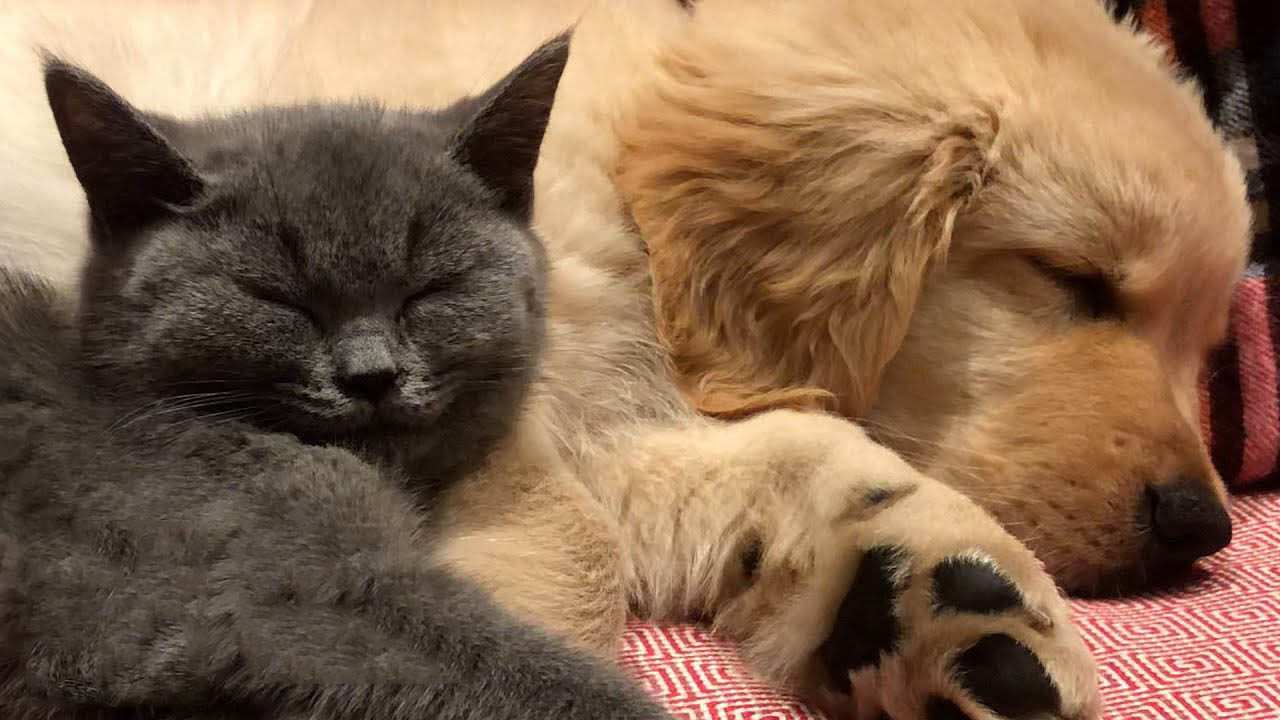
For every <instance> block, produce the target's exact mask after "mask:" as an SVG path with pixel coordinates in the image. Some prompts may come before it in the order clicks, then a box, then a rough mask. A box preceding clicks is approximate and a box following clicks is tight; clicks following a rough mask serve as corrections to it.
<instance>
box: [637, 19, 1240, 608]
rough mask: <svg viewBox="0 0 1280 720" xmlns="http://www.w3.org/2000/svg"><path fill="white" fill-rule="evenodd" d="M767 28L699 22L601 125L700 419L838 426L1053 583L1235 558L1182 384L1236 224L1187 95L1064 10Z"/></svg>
mask: <svg viewBox="0 0 1280 720" xmlns="http://www.w3.org/2000/svg"><path fill="white" fill-rule="evenodd" d="M773 10H774V8H772V7H771V4H770V3H767V2H764V3H746V4H743V3H732V2H727V0H725V1H723V2H718V1H717V0H704V2H703V3H701V4H700V5H698V6H697V10H696V12H695V14H694V18H693V20H691V23H690V26H689V29H688V32H687V33H686V34H685V35H684V36H682V37H681V39H680V41H679V42H678V43H676V44H675V45H674V46H673V47H672V48H671V50H670V51H669V52H668V53H667V54H666V55H665V56H664V59H663V61H662V63H661V66H660V67H659V68H658V70H657V72H656V80H655V82H654V85H653V88H652V95H651V96H650V97H648V98H646V102H641V103H638V104H637V107H638V108H640V110H639V112H638V113H636V114H635V115H634V116H632V117H630V118H629V119H628V121H627V122H626V123H625V124H624V125H623V126H622V127H621V128H620V129H619V131H620V137H621V139H622V142H623V146H624V152H623V154H622V156H621V159H620V163H619V171H618V174H617V181H618V185H619V188H620V191H621V192H622V194H623V197H624V199H625V200H626V201H627V203H628V206H629V208H630V210H631V212H632V215H633V217H634V219H635V221H636V223H637V225H638V227H639V229H640V231H641V233H642V234H643V236H644V238H645V240H646V243H647V245H648V247H649V251H650V257H651V261H652V267H653V272H654V281H655V292H656V297H657V304H658V315H659V328H660V332H661V333H662V335H663V338H664V340H665V341H666V342H667V343H668V345H669V347H670V351H671V357H672V366H673V372H674V374H675V376H676V378H677V381H678V382H679V383H680V385H681V388H682V390H683V391H684V392H685V393H686V395H687V396H688V397H689V398H690V399H691V401H692V402H693V403H694V404H695V405H696V406H697V407H698V408H699V409H701V410H703V411H704V412H708V413H711V414H716V415H721V416H729V417H733V416H741V415H747V414H751V413H754V412H758V411H761V410H765V409H769V408H774V407H781V406H786V407H819V408H825V409H833V410H836V411H839V412H842V413H844V414H847V415H849V416H852V417H856V418H859V419H861V420H863V421H865V423H866V424H867V426H868V429H869V430H870V431H871V432H872V433H873V434H874V435H875V436H876V437H877V438H879V439H880V440H881V441H883V442H884V443H886V444H888V445H889V446H891V447H893V448H895V449H897V450H899V451H900V452H902V453H903V454H904V455H905V456H906V457H907V458H908V459H909V460H911V461H912V462H913V463H915V464H916V465H917V466H918V467H920V468H922V469H924V470H925V471H926V472H928V473H931V474H933V475H935V476H937V477H939V478H941V479H944V480H946V481H948V482H950V483H952V484H953V485H955V486H956V487H959V488H961V489H963V490H965V491H966V492H968V493H970V494H971V495H972V496H973V497H974V498H975V499H977V500H979V501H980V502H981V503H983V504H984V505H985V506H986V507H987V508H988V510H990V511H991V512H992V513H993V514H994V515H995V516H996V517H997V518H998V519H1000V520H1001V521H1002V522H1004V523H1005V525H1006V526H1007V527H1008V528H1009V529H1010V530H1011V531H1012V532H1014V533H1015V534H1016V535H1017V536H1019V537H1020V538H1021V539H1023V540H1024V541H1025V542H1026V543H1027V544H1028V545H1029V546H1030V547H1031V548H1032V549H1033V550H1035V551H1036V552H1037V553H1038V554H1039V555H1040V557H1041V558H1042V559H1043V560H1044V562H1045V563H1046V564H1047V566H1048V567H1049V569H1050V570H1051V571H1052V572H1053V573H1054V574H1055V575H1056V577H1057V578H1058V579H1059V580H1060V581H1061V582H1062V583H1063V584H1064V585H1066V586H1067V587H1069V588H1071V589H1076V590H1085V591H1088V590H1109V589H1112V588H1114V587H1116V586H1117V585H1118V584H1121V583H1122V582H1123V583H1138V584H1141V583H1143V582H1144V581H1145V580H1147V579H1152V578H1155V577H1157V576H1164V575H1165V574H1167V573H1168V572H1169V571H1173V570H1178V569H1182V568H1185V567H1187V566H1189V565H1190V563H1191V561H1193V560H1194V559H1195V558H1197V557H1200V556H1203V555H1206V554H1210V553H1212V552H1215V551H1216V550H1218V549H1219V548H1221V547H1222V546H1223V545H1225V544H1226V542H1227V541H1228V539H1229V537H1230V522H1229V520H1228V518H1227V515H1226V511H1225V505H1226V502H1227V500H1226V493H1225V490H1224V488H1223V485H1222V481H1221V479H1220V478H1219V477H1218V476H1217V475H1216V474H1215V472H1214V470H1213V468H1212V467H1211V465H1210V462H1209V459H1208V455H1207V452H1206V450H1205V447H1204V443H1203V441H1202V439H1201V437H1200V434H1199V432H1198V412H1199V410H1198V407H1199V402H1198V396H1197V387H1198V384H1197V381H1198V376H1199V373H1200V370H1201V367H1202V364H1203V360H1204V357H1205V355H1206V353H1207V352H1208V351H1209V349H1210V348H1211V347H1212V346H1213V345H1214V344H1215V343H1217V342H1218V341H1220V340H1221V339H1222V338H1223V336H1224V334H1225V332H1226V323H1227V313H1228V306H1229V302H1230V296H1231V290H1232V288H1233V286H1234V284H1235V282H1236V280H1237V279H1238V277H1239V275H1240V273H1241V272H1242V269H1243V265H1244V262H1245V256H1246V252H1247V237H1248V231H1249V211H1248V207H1247V203H1246V200H1245V192H1244V184H1243V180H1242V176H1241V175H1242V174H1241V171H1240V168H1239V166H1238V164H1237V163H1236V161H1235V160H1234V159H1233V158H1232V156H1231V155H1230V153H1229V152H1228V150H1227V149H1226V148H1225V146H1224V145H1223V143H1222V142H1221V141H1220V140H1219V139H1218V138H1217V136H1216V135H1215V134H1214V132H1213V129H1212V128H1211V126H1210V124H1209V122H1208V121H1207V119H1206V118H1205V117H1204V115H1203V112H1202V111H1201V109H1200V104H1199V99H1198V96H1197V94H1196V93H1195V91H1194V90H1193V89H1192V88H1190V87H1189V86H1188V85H1187V84H1185V83H1181V82H1179V81H1177V80H1176V79H1175V77H1174V76H1173V74H1172V73H1171V72H1170V70H1169V68H1168V67H1167V65H1166V63H1165V61H1164V58H1163V56H1162V55H1161V54H1160V53H1159V51H1157V50H1156V49H1154V48H1153V47H1152V46H1151V45H1150V44H1149V43H1148V42H1146V41H1145V40H1144V39H1142V38H1141V37H1138V36H1135V35H1134V33H1133V32H1132V30H1130V29H1129V28H1126V27H1122V26H1117V25H1115V24H1114V23H1112V21H1111V20H1110V18H1109V17H1108V16H1107V14H1106V12H1105V11H1104V10H1103V9H1102V8H1101V7H1100V6H1095V5H1093V4H1091V3H1082V2H1078V0H1051V1H1045V0H998V1H996V2H991V1H989V0H957V1H956V2H952V3H947V4H945V5H941V4H937V3H933V2H929V1H928V0H909V1H905V2H900V1H898V0H894V1H893V2H889V0H883V1H872V2H859V3H849V2H839V1H837V0H816V1H815V2H811V3H806V4H803V7H800V6H796V5H795V4H789V5H787V10H786V14H785V23H786V32H778V31H776V28H771V25H774V24H776V23H777V22H780V20H779V16H778V15H777V14H776V13H775V12H773ZM730 20H731V23H732V24H731V26H732V27H733V28H734V31H733V32H732V33H727V32H724V31H723V28H724V27H725V26H726V25H727V24H728V23H730ZM755 25H758V27H755Z"/></svg>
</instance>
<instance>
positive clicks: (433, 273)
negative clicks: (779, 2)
mask: <svg viewBox="0 0 1280 720" xmlns="http://www.w3.org/2000/svg"><path fill="white" fill-rule="evenodd" d="M567 42H568V41H567V39H565V38H561V39H558V40H555V41H553V42H551V43H550V44H548V45H546V46H544V47H543V48H541V49H540V50H538V51H537V52H535V53H534V54H533V55H532V56H531V57H530V58H529V59H528V60H526V61H525V62H524V63H523V64H522V65H521V66H520V67H518V68H517V69H516V70H514V71H513V72H512V73H511V74H510V75H509V76H508V77H507V78H506V79H504V80H503V81H502V82H501V83H499V84H498V85H497V86H496V87H495V88H493V89H492V90H490V91H488V92H487V93H485V94H483V95H481V96H479V97H477V98H473V99H469V100H466V101H463V102H460V103H459V104H457V105H455V106H452V107H449V108H446V109H444V110H441V111H438V112H410V111H391V110H387V109H383V108H380V107H374V106H366V105H350V106H345V105H344V106H339V105H313V106H306V107H291V108H268V109H258V110H253V111H250V112H245V113H241V114H238V115H230V116H225V117H217V118H209V119H205V120H200V121H196V122H181V121H177V120H174V119H171V118H164V117H156V116H152V115H145V114H143V113H140V112H138V111H137V110H135V109H133V108H132V107H131V106H130V105H129V104H128V103H126V102H125V101H124V100H123V99H121V98H120V97H119V96H117V95H116V94H115V93H113V92H112V91H111V90H110V89H109V88H107V87H106V86H105V85H104V84H102V83H101V82H99V81H98V80H96V79H95V78H93V77H92V76H90V75H88V74H87V73H85V72H83V71H81V70H79V69H77V68H75V67H72V66H70V65H67V64H64V63H62V62H59V61H56V60H50V61H49V62H48V63H47V65H46V77H45V80H46V87H47V90H48V95H49V101H50V106H51V109H52V111H53V115H54V118H55V120H56V123H57V126H58V129H59V132H60V134H61V136H62V139H63V144H64V146H65V148H66V151H67V155H68V157H69V159H70V161H71V164H72V167H73V168H74V170H75V173H76V176H77V178H78V179H79V180H80V183H81V185H82V186H83V188H84V191H85V194H86V197H87V199H88V203H89V207H90V223H91V236H92V240H93V249H92V256H91V259H90V261H89V263H88V266H87V269H86V272H85V277H84V283H83V294H82V297H81V299H80V307H79V309H78V312H77V311H75V310H73V309H72V308H71V305H72V303H70V302H68V301H66V300H64V299H63V298H60V297H59V296H58V295H57V294H56V293H55V292H54V291H52V290H51V289H49V288H48V287H46V286H44V285H42V284H40V283H39V282H38V281H35V280H33V279H31V278H29V277H24V276H21V275H18V274H16V273H6V272H3V271H0V715H2V716H3V717H5V718H59V719H63V718H143V717H146V718H171V719H172V718H209V719H215V718H217V719H230V718H298V719H301V718H324V719H334V720H337V719H340V718H381V719H386V720H397V719H400V718H403V719H406V720H408V719H409V718H441V719H446V718H449V719H452V718H458V719H461V718H477V719H479V718H511V719H516V718H552V717H555V718H570V719H579V718H580V719H583V720H585V719H587V718H606V717H608V718H660V717H662V716H663V714H662V712H661V711H660V710H659V709H657V708H656V706H654V705H652V704H651V703H649V702H648V701H646V700H645V699H644V698H643V697H642V696H641V695H640V694H639V693H638V692H637V690H636V689H635V688H633V687H631V686H630V685H629V684H627V683H626V682H624V681H623V680H622V679H621V678H619V677H616V676H615V675H614V674H613V673H612V672H611V671H610V670H609V669H607V668H606V667H604V666H602V665H601V664H599V663H597V662H595V661H593V660H590V659H588V658H586V657H585V656H581V655H579V654H578V653H576V652H573V651H570V650H568V649H567V648H565V647H563V646H561V645H560V644H559V643H557V642H555V641H553V640H551V639H549V638H548V637H546V636H544V635H543V634H541V633H540V632H538V631H535V630H534V629H532V628H529V627H526V626H524V625H522V624H520V623H518V622H516V621H515V620H513V619H511V618H509V617H508V616H507V615H506V614H504V613H503V612H502V611H500V610H499V609H498V608H497V607H496V606H495V605H494V604H493V603H492V602H490V601H489V599H488V598H486V597H485V596H484V595H483V594H482V593H480V592H479V591H478V590H477V589H475V588H473V587H472V586H471V585H469V584H468V583H467V582H464V581H463V580H461V579H459V578H457V577H455V576H453V575H451V574H449V573H448V572H446V571H444V570H441V569H440V568H439V567H438V565H437V564H436V563H435V562H433V559H432V556H431V549H430V546H431V534H432V533H431V527H432V522H431V516H430V509H429V507H430V500H431V497H432V495H433V492H434V491H436V490H439V489H440V488H443V487H445V486H447V485H448V484H449V483H450V482H452V481H454V480H456V479H457V478H458V477H459V476H460V475H462V474H463V473H465V472H466V471H467V470H468V469H470V468H473V467H475V466H477V465H478V464H479V463H480V462H482V461H483V458H484V456H485V454H486V452H488V451H489V450H490V449H491V448H492V447H493V446H494V445H495V444H496V443H498V442H500V441H501V439H502V437H503V436H504V434H505V433H506V432H507V431H508V429H509V426H510V424H511V423H512V420H513V417H514V415H515V414H516V412H517V410H518V407H519V405H520V402H521V400H522V397H523V394H524V392H525V390H526V388H527V386H528V384H529V381H530V378H531V376H532V375H533V373H534V372H535V368H536V363H537V355H538V350H539V347H540V345H541V340H542V338H541V335H542V332H543V329H542V325H543V318H542V312H543V309H542V308H543V305H542V293H543V288H542V282H543V272H544V267H543V266H544V259H543V257H542V251H541V249H540V247H539V245H538V242H537V240H536V239H535V237H534V236H533V234H532V233H531V232H530V230H529V228H528V216H529V207H530V195H531V192H532V191H531V187H532V183H531V180H532V173H533V167H534V164H535V161H536V157H537V152H538V147H539V144H540V142H541V138H542V134H543V131H544V129H545V126H546V120H547V114H548V111H549V108H550V104H551V100H552V97H553V95H554V92H555V88H556V85H557V82H558V80H559V77H560V73H561V70H562V69H563V66H564V63H565V59H566V56H567Z"/></svg>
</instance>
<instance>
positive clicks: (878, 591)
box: [818, 546, 907, 694]
mask: <svg viewBox="0 0 1280 720" xmlns="http://www.w3.org/2000/svg"><path fill="white" fill-rule="evenodd" d="M906 559H907V553H906V551H905V550H903V549H902V548H897V547H889V546H881V547H876V548H872V549H870V550H868V551H867V552H866V554H865V555H863V556H862V562H861V563H860V564H859V565H858V572H857V574H856V575H854V576H853V582H852V583H850V585H849V592H848V593H846V594H845V596H844V600H843V601H842V602H841V603H840V609H839V610H837V611H836V621H835V625H834V626H833V627H832V629H831V634H830V635H829V636H828V637H827V639H826V640H825V641H823V643H822V647H820V648H819V649H818V653H819V657H821V658H822V661H823V663H824V664H825V665H826V667H827V673H828V675H829V676H830V680H831V686H832V688H834V689H835V690H837V691H838V692H842V693H846V694H848V693H849V692H851V691H852V684H851V683H850V682H849V673H850V672H853V671H856V670H859V669H861V668H863V667H866V666H868V665H875V664H876V663H878V662H879V661H880V655H881V653H892V652H893V651H894V650H895V649H896V648H897V647H898V640H899V638H900V636H901V634H902V628H901V627H899V625H898V618H897V617H896V616H895V615H894V613H893V608H894V603H896V602H897V599H898V593H899V591H900V588H899V587H898V583H897V581H896V580H895V579H894V575H895V571H896V569H897V568H898V567H900V566H901V565H903V563H905V562H906Z"/></svg>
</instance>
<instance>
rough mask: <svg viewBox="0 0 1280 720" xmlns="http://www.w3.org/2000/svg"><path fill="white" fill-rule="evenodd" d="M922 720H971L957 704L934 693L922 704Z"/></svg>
mask: <svg viewBox="0 0 1280 720" xmlns="http://www.w3.org/2000/svg"><path fill="white" fill-rule="evenodd" d="M924 720H973V718H971V717H969V716H968V715H966V714H965V713H964V711H963V710H961V709H960V706H959V705H956V704H955V703H953V702H951V701H950V700H948V699H946V698H944V697H938V696H937V695H934V696H933V697H931V698H929V702H927V703H925V706H924Z"/></svg>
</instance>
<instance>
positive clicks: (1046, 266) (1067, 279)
mask: <svg viewBox="0 0 1280 720" xmlns="http://www.w3.org/2000/svg"><path fill="white" fill-rule="evenodd" d="M1031 263H1032V265H1034V266H1035V268H1036V269H1037V270H1038V271H1039V272H1040V273H1042V274H1043V275H1044V276H1045V277H1047V278H1049V280H1051V281H1052V282H1053V284H1055V285H1057V286H1058V287H1060V288H1062V290H1063V291H1064V292H1066V293H1067V294H1069V295H1070V296H1071V301H1072V302H1073V303H1074V304H1075V307H1076V308H1078V310H1079V312H1080V314H1081V315H1083V316H1084V317H1087V318H1088V319H1090V320H1113V319H1117V318H1120V317H1121V316H1122V315H1123V314H1124V309H1123V307H1122V306H1121V303H1120V293H1119V292H1118V291H1117V290H1116V287H1115V284H1114V283H1113V282H1112V280H1111V279H1110V278H1108V277H1107V276H1105V275H1103V274H1102V273H1100V272H1089V271H1083V272H1082V271H1079V270H1075V269H1068V268H1064V267H1060V266H1057V265H1054V264H1052V263H1049V262H1046V261H1044V260H1040V259H1034V260H1032V261H1031Z"/></svg>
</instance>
